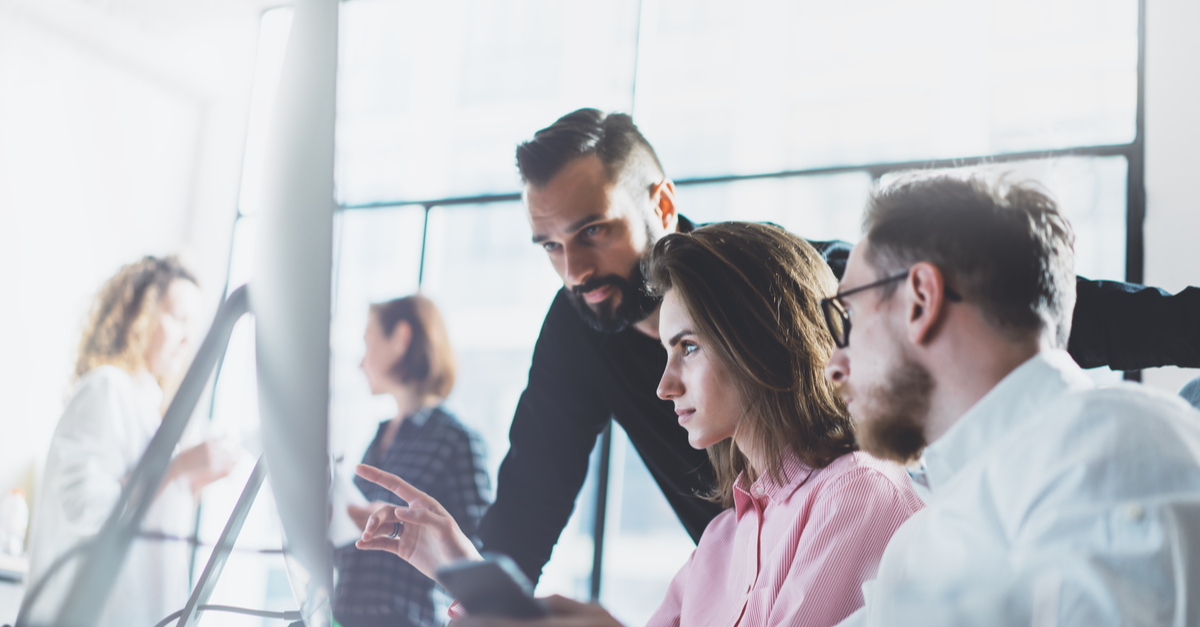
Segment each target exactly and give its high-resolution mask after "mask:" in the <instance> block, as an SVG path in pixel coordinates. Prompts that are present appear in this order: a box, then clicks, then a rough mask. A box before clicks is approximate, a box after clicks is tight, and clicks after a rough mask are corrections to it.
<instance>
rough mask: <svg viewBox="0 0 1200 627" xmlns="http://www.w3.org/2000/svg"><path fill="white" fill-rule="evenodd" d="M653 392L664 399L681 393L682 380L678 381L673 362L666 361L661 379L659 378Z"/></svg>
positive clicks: (669, 398)
mask: <svg viewBox="0 0 1200 627" xmlns="http://www.w3.org/2000/svg"><path fill="white" fill-rule="evenodd" d="M655 393H656V394H658V397H659V398H661V399H663V400H664V401H670V400H674V399H677V398H679V397H680V396H681V395H683V381H680V379H679V374H678V373H677V372H676V371H675V367H674V365H673V364H670V363H668V364H667V368H666V370H663V376H662V379H661V380H659V382H658V389H657V390H655Z"/></svg>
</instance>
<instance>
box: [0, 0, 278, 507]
mask: <svg viewBox="0 0 1200 627" xmlns="http://www.w3.org/2000/svg"><path fill="white" fill-rule="evenodd" d="M261 5H262V3H258V2H252V1H235V0H213V1H210V2H169V3H166V2H157V1H153V0H107V1H104V2H83V1H75V0H0V225H2V226H0V294H3V296H2V297H0V299H2V300H0V490H4V491H7V490H8V489H9V488H11V487H13V486H22V487H24V488H25V489H26V490H27V491H29V489H30V487H31V485H32V480H33V474H34V468H35V463H40V460H41V458H42V457H43V456H44V451H45V448H46V446H47V445H48V443H49V438H50V435H51V434H52V433H53V429H54V425H55V423H56V422H57V420H58V416H59V414H60V413H61V411H62V404H63V401H64V398H65V395H66V393H67V392H68V391H69V383H70V375H71V369H72V364H73V358H74V351H75V349H76V344H77V342H78V340H79V334H80V331H81V329H82V325H83V322H84V317H85V315H86V311H87V307H88V305H89V302H90V299H91V297H92V295H93V294H94V293H95V291H96V290H97V289H98V287H99V286H100V284H101V283H102V282H103V281H104V280H105V279H106V278H107V277H109V276H111V275H112V274H113V273H114V272H115V271H116V269H117V268H119V267H120V266H121V265H123V264H125V263H129V262H131V261H134V260H136V259H137V258H139V257H141V256H142V255H146V254H169V253H175V252H181V253H183V254H185V256H186V258H187V259H189V261H190V262H191V264H192V265H193V267H194V268H195V269H196V270H197V272H198V273H199V274H200V278H201V280H202V282H203V287H204V288H205V293H206V295H207V297H208V298H207V302H208V303H209V306H210V307H212V308H215V306H216V303H217V299H218V298H219V297H220V294H221V290H222V288H223V287H224V278H225V270H226V263H227V261H226V260H227V257H228V246H229V237H230V233H231V229H232V224H233V219H234V215H235V210H236V198H237V191H238V183H239V175H240V171H241V162H242V145H243V138H244V135H245V118H246V113H247V108H248V99H249V90H250V85H251V80H252V70H253V67H254V52H255V42H256V38H257V34H258V19H259V15H260V13H261ZM205 326H207V325H205Z"/></svg>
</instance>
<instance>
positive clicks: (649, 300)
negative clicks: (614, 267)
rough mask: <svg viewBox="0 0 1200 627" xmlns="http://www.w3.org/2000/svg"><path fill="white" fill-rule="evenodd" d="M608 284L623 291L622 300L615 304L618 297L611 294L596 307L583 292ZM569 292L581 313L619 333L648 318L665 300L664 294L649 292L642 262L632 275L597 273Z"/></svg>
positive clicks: (593, 324) (595, 326) (600, 327)
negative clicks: (600, 275)
mask: <svg viewBox="0 0 1200 627" xmlns="http://www.w3.org/2000/svg"><path fill="white" fill-rule="evenodd" d="M606 285H611V286H613V287H615V288H616V289H617V291H618V292H620V293H621V304H619V305H616V306H613V301H614V300H615V299H614V298H613V297H612V296H609V297H608V298H607V299H605V300H604V301H602V302H600V303H597V304H596V309H592V307H591V306H589V305H588V304H587V301H585V300H584V299H583V295H584V294H586V293H588V292H590V291H592V290H595V289H599V288H601V287H604V286H606ZM568 294H570V295H571V303H572V304H573V305H575V309H576V310H577V311H578V312H579V317H581V318H583V320H584V322H587V324H588V326H590V327H592V328H593V329H595V330H597V331H600V332H601V333H618V332H620V331H623V330H625V328H626V327H628V326H629V325H631V324H636V323H638V322H641V321H642V320H645V319H646V318H648V317H650V314H652V313H654V310H655V309H656V308H657V307H658V305H659V303H661V302H662V299H661V298H657V297H655V296H652V295H651V294H649V293H647V292H646V278H645V276H644V275H643V274H642V264H641V263H640V262H639V263H638V264H636V265H635V266H634V267H633V272H631V273H630V275H629V278H628V279H623V278H621V277H619V276H617V275H615V274H610V275H608V276H602V277H595V278H592V279H590V280H588V282H587V283H584V284H583V285H577V286H575V287H573V288H571V289H570V291H568Z"/></svg>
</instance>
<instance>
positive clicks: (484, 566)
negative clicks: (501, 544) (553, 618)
mask: <svg viewBox="0 0 1200 627" xmlns="http://www.w3.org/2000/svg"><path fill="white" fill-rule="evenodd" d="M437 579H438V581H439V582H440V583H441V584H442V586H443V587H445V588H446V590H449V591H450V594H452V595H454V598H455V599H457V600H458V602H459V603H462V605H463V607H465V608H467V611H468V612H470V613H471V615H472V616H502V617H506V618H541V617H543V616H545V615H546V609H545V608H544V607H543V606H542V604H541V603H540V602H539V601H538V600H537V599H534V598H533V586H532V585H530V583H529V580H528V579H527V578H526V577H525V574H524V573H522V572H521V569H520V568H518V567H517V565H516V563H515V562H513V561H512V560H511V559H510V558H509V557H508V556H506V555H500V554H499V553H484V554H483V561H482V562H480V561H473V560H464V561H461V562H456V563H454V564H451V565H450V566H447V567H445V568H439V569H438V571H437Z"/></svg>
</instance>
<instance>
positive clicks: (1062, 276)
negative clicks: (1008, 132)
mask: <svg viewBox="0 0 1200 627" xmlns="http://www.w3.org/2000/svg"><path fill="white" fill-rule="evenodd" d="M863 227H864V231H865V233H866V239H867V241H868V242H869V245H870V247H869V248H868V261H870V263H871V264H872V265H873V266H874V267H875V268H876V269H878V270H880V271H881V273H891V272H898V271H903V270H904V269H905V268H907V267H909V266H911V265H912V264H914V263H917V262H920V261H926V262H929V263H932V264H934V265H935V266H937V267H938V268H939V269H940V270H941V271H942V273H943V274H944V275H945V276H946V281H947V283H948V286H949V287H951V288H953V289H954V290H956V291H957V292H959V293H960V294H961V295H962V296H963V298H964V299H965V300H967V301H970V302H973V303H976V304H977V305H978V306H979V308H980V310H981V311H982V312H983V314H984V316H985V318H986V319H987V320H988V322H989V323H991V324H992V326H993V327H995V328H996V329H997V330H999V331H1001V332H1002V333H1005V334H1006V335H1009V336H1010V337H1024V336H1027V335H1028V334H1030V333H1041V332H1043V331H1046V330H1051V331H1053V333H1054V337H1055V339H1056V340H1057V342H1058V345H1059V346H1061V347H1066V345H1067V338H1068V336H1069V335H1070V331H1071V314H1072V313H1073V311H1074V308H1075V270H1074V265H1075V253H1074V244H1075V235H1074V233H1073V232H1072V230H1071V225H1070V223H1069V222H1068V221H1067V219H1066V218H1065V217H1063V215H1062V214H1061V213H1060V212H1059V210H1058V205H1057V203H1055V201H1054V199H1053V198H1051V197H1050V195H1049V193H1047V192H1046V191H1045V190H1044V189H1043V188H1042V187H1041V186H1040V185H1038V184H1037V183H1033V182H1011V181H1009V180H1008V179H1007V177H1006V176H999V177H996V176H991V177H989V176H986V175H984V174H980V173H976V174H973V175H969V176H964V175H955V174H947V173H941V174H932V175H931V174H909V175H906V176H903V177H901V178H900V179H899V180H898V181H896V182H895V183H894V184H892V185H889V186H887V187H884V188H881V189H878V190H877V191H876V192H875V193H873V194H872V196H871V199H870V200H869V201H868V203H867V211H866V216H865V219H864V223H863ZM896 287H897V286H896V285H895V284H893V285H891V286H888V290H887V291H886V292H885V294H887V293H891V292H893V291H894V290H895V289H896Z"/></svg>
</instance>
